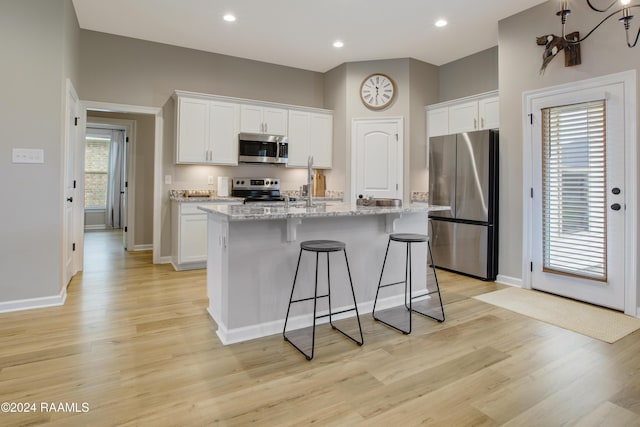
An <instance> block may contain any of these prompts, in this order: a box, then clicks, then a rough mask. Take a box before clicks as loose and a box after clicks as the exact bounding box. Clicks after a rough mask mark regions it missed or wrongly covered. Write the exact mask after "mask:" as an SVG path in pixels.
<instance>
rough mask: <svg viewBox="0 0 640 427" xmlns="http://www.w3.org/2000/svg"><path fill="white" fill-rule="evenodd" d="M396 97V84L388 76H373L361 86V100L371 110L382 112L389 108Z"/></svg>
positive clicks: (379, 74)
mask: <svg viewBox="0 0 640 427" xmlns="http://www.w3.org/2000/svg"><path fill="white" fill-rule="evenodd" d="M395 97H396V84H395V83H394V82H393V80H392V79H391V77H389V76H387V75H386V74H381V73H375V74H371V75H370V76H368V77H366V78H365V79H364V80H363V81H362V85H360V99H362V103H363V104H364V105H365V106H366V107H367V108H369V109H371V110H381V109H383V108H386V107H388V106H389V105H391V103H392V102H393V100H394V99H395Z"/></svg>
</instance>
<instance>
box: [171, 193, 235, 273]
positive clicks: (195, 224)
mask: <svg viewBox="0 0 640 427" xmlns="http://www.w3.org/2000/svg"><path fill="white" fill-rule="evenodd" d="M221 203H225V204H241V203H242V202H202V203H193V202H186V203H180V202H177V201H174V202H173V203H172V208H171V264H172V265H173V268H174V269H176V270H177V271H181V270H194V269H199V268H205V267H206V261H207V214H206V213H205V212H203V211H201V210H200V209H198V206H206V205H214V204H221Z"/></svg>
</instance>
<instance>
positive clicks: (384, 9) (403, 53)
mask: <svg viewBox="0 0 640 427" xmlns="http://www.w3.org/2000/svg"><path fill="white" fill-rule="evenodd" d="M544 2H545V0H481V1H480V0H135V1H132V0H73V5H74V7H75V10H76V13H77V15H78V21H79V22H80V27H81V28H83V29H87V30H94V31H100V32H105V33H111V34H117V35H121V36H127V37H133V38H137V39H143V40H150V41H154V42H159V43H166V44H170V45H175V46H181V47H187V48H192V49H198V50H203V51H208V52H215V53H221V54H225V55H232V56H238V57H242V58H248V59H253V60H257V61H265V62H270V63H274V64H280V65H286V66H290V67H296V68H302V69H306V70H312V71H318V72H325V71H328V70H330V69H331V68H333V67H336V66H338V65H340V64H342V63H344V62H353V61H365V60H376V59H390V58H406V57H411V58H416V59H419V60H421V61H425V62H428V63H431V64H434V65H442V64H446V63H448V62H451V61H453V60H456V59H459V58H462V57H465V56H467V55H470V54H473V53H476V52H480V51H482V50H484V49H488V48H490V47H492V46H495V45H497V44H498V21H499V20H500V19H503V18H506V17H508V16H511V15H513V14H515V13H518V12H520V11H523V10H525V9H528V8H530V7H532V6H535V5H537V4H540V3H544ZM230 12H231V13H233V14H235V15H236V16H237V21H236V22H233V23H228V22H225V21H223V19H222V17H223V15H225V14H226V13H230ZM439 18H445V19H446V20H447V21H448V22H449V25H448V26H447V27H444V28H436V27H435V26H434V22H435V21H436V20H437V19H439ZM338 39H339V40H342V41H343V42H344V47H343V48H341V49H336V48H334V47H333V46H332V44H333V42H334V41H335V40H338Z"/></svg>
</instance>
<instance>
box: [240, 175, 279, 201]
mask: <svg viewBox="0 0 640 427" xmlns="http://www.w3.org/2000/svg"><path fill="white" fill-rule="evenodd" d="M231 195H232V196H233V197H244V203H248V202H284V197H282V196H281V195H280V180H278V179H276V178H233V189H232V190H231Z"/></svg>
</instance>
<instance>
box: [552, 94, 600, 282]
mask: <svg viewBox="0 0 640 427" xmlns="http://www.w3.org/2000/svg"><path fill="white" fill-rule="evenodd" d="M605 115H606V111H605V101H604V100H600V101H594V102H588V103H581V104H573V105H566V106H558V107H551V108H545V109H543V110H542V135H543V138H542V139H543V141H542V150H543V153H542V158H543V161H542V163H543V170H542V180H543V182H542V189H543V195H542V203H543V206H542V212H543V219H542V222H543V226H542V233H543V236H542V242H543V244H542V246H543V271H547V272H554V273H558V274H568V275H572V276H578V277H583V278H587V279H593V280H600V281H606V280H607V211H606V126H605V123H606V117H605Z"/></svg>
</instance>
